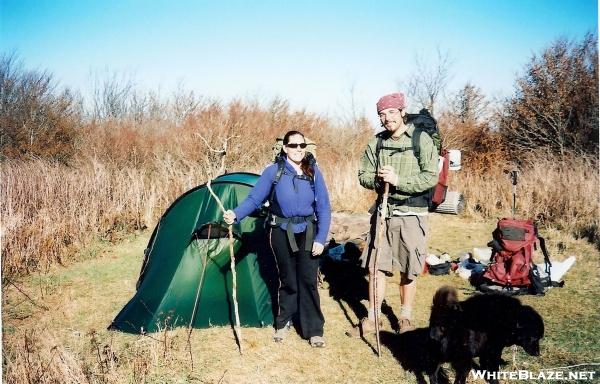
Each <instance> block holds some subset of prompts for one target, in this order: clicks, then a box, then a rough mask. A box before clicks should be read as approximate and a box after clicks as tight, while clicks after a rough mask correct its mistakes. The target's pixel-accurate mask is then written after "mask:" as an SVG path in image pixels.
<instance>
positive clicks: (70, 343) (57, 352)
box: [2, 214, 600, 383]
mask: <svg viewBox="0 0 600 384" xmlns="http://www.w3.org/2000/svg"><path fill="white" fill-rule="evenodd" d="M494 225H495V223H494V221H492V220H477V219H474V218H467V217H458V216H448V215H438V214H436V215H433V216H432V235H431V241H430V251H432V252H435V253H440V252H443V251H446V252H449V253H450V254H451V255H452V256H456V255H458V254H459V253H461V252H464V251H468V250H470V249H471V248H472V247H474V246H482V245H484V244H485V243H486V242H487V241H488V240H489V237H490V233H491V230H492V229H493V227H494ZM544 234H545V235H546V238H547V241H548V243H549V245H550V252H551V254H552V255H553V259H555V260H562V259H564V258H566V257H567V256H569V255H575V256H576V257H577V263H576V264H575V266H574V267H573V269H572V270H571V271H570V272H569V273H568V274H567V276H566V285H565V287H564V288H554V289H552V290H550V291H549V292H548V293H547V294H546V296H544V297H530V296H526V297H523V298H522V300H523V301H524V302H525V303H527V304H529V305H532V306H533V307H534V308H536V310H538V311H539V312H540V313H541V314H542V316H543V317H544V319H545V323H546V336H545V338H544V339H543V342H542V356H541V357H540V358H534V357H530V356H527V355H526V354H525V353H524V352H523V351H522V350H520V349H519V350H518V351H517V354H516V357H515V364H516V367H517V368H519V369H530V370H537V369H540V368H549V367H557V366H566V365H574V364H580V363H589V362H595V361H596V359H597V356H599V355H600V349H599V347H598V345H599V344H598V341H599V333H598V328H597V324H598V322H599V321H600V316H599V315H598V311H597V305H596V303H597V292H598V290H599V289H600V279H599V276H598V273H597V265H598V263H599V262H600V253H599V252H598V251H597V250H596V249H595V248H594V247H593V246H592V245H590V244H589V243H587V242H586V241H583V240H574V239H573V238H572V237H571V236H569V235H565V234H564V233H561V232H560V231H557V230H548V231H546V232H545V233H544ZM148 236H149V232H148V231H142V232H140V233H139V235H137V236H128V237H126V238H124V239H122V240H121V241H120V242H119V243H118V245H116V246H113V245H111V244H110V243H106V242H104V243H102V242H95V243H93V245H92V246H91V247H87V248H86V252H85V254H79V255H78V258H79V259H80V261H76V262H71V263H69V265H68V266H66V267H62V266H59V265H51V266H50V267H49V268H48V271H47V272H46V273H32V274H30V275H29V276H26V277H14V278H11V279H10V280H5V284H4V289H3V296H2V297H3V299H2V300H3V301H2V312H3V361H4V364H3V373H4V380H5V381H6V382H8V383H63V382H64V383H66V382H69V383H187V382H194V383H331V382H340V383H397V382H400V383H414V382H415V379H414V376H413V375H412V374H411V373H408V372H405V371H403V370H402V368H401V367H400V365H399V364H398V362H397V361H396V359H395V358H394V356H393V350H394V348H410V346H403V345H395V344H394V343H393V341H394V337H395V335H394V334H393V333H392V327H391V323H390V322H389V321H386V322H385V324H384V329H383V331H384V336H385V337H383V338H382V339H383V340H384V344H383V347H382V351H383V353H382V356H381V357H380V358H378V357H377V356H376V355H375V354H374V352H373V349H372V347H373V342H374V340H366V341H365V340H362V339H361V340H358V339H350V338H348V337H347V336H345V334H344V331H345V330H346V329H348V328H349V327H350V326H351V325H352V324H353V323H356V321H357V316H356V314H355V313H354V311H353V310H352V308H351V306H350V305H349V304H348V303H347V302H345V301H344V300H335V299H334V298H332V297H330V295H329V289H330V288H331V286H329V285H328V284H327V281H326V283H325V285H324V287H323V288H322V289H321V291H320V294H321V298H322V307H323V311H324V314H325V318H326V325H325V336H326V338H327V347H326V348H324V349H312V348H311V347H310V346H309V345H308V343H307V342H306V341H305V340H302V339H301V338H300V337H299V336H297V335H295V334H291V336H290V337H289V338H288V339H287V340H285V342H284V343H283V344H275V343H273V342H272V340H271V336H272V329H270V328H243V330H242V339H243V341H242V342H243V347H244V354H243V355H240V354H239V352H238V349H237V345H236V342H235V339H234V336H233V331H232V329H231V328H229V327H214V328H210V329H196V330H194V331H193V333H192V337H191V357H190V353H189V351H188V346H187V342H186V340H187V332H186V330H185V329H181V328H179V329H175V330H167V331H164V332H160V333H155V334H150V335H146V336H135V335H129V334H122V333H119V332H115V331H107V330H106V327H107V326H108V325H109V324H110V322H111V320H112V319H113V317H114V316H115V315H116V314H117V312H118V311H119V310H120V309H121V308H122V306H123V305H124V304H125V303H126V302H127V301H128V300H129V298H130V297H131V296H132V295H133V292H134V290H135V282H136V279H137V275H138V272H139V267H140V264H141V260H142V251H143V248H144V247H145V245H146V242H147V240H148ZM443 284H451V285H453V286H456V287H457V288H458V289H459V291H460V294H461V296H462V297H463V298H464V297H466V296H468V295H470V294H471V293H472V292H473V290H472V288H471V287H469V285H468V284H467V283H466V282H464V281H463V280H462V279H460V278H459V277H458V276H442V277H436V276H430V275H426V276H423V277H422V278H421V279H420V280H419V292H418V296H417V307H416V313H415V320H416V324H417V326H426V324H427V319H428V316H429V306H430V302H431V298H432V295H433V293H434V292H435V290H436V289H437V288H438V287H439V286H441V285H443ZM397 288H398V283H397V280H393V279H392V280H391V284H389V285H388V294H387V302H388V304H389V305H390V306H391V308H392V311H395V313H396V314H397V313H398V307H399V296H398V289H397ZM362 304H363V305H366V301H363V302H362ZM504 358H505V359H506V360H507V361H509V362H512V361H513V356H512V354H511V351H510V349H508V348H507V349H506V350H505V353H504ZM472 382H473V381H472Z"/></svg>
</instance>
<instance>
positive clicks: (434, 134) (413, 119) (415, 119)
mask: <svg viewBox="0 0 600 384" xmlns="http://www.w3.org/2000/svg"><path fill="white" fill-rule="evenodd" d="M406 123H407V124H408V123H412V124H414V126H415V128H416V129H415V134H413V136H412V141H413V142H412V150H413V153H414V155H415V157H416V158H417V159H418V158H419V156H420V154H421V144H420V137H421V133H422V132H425V133H426V134H428V135H429V137H431V140H432V141H433V144H434V145H435V147H436V148H437V152H438V155H439V157H440V160H439V161H440V165H441V166H440V167H439V173H438V181H437V183H436V184H435V185H434V186H433V187H431V188H430V189H429V190H427V191H425V193H423V196H424V197H425V198H426V200H427V206H428V207H429V211H431V212H433V211H435V209H436V208H437V207H438V206H439V205H440V204H442V203H443V202H444V200H446V193H447V192H448V171H449V169H448V168H449V164H450V159H449V157H448V151H447V150H446V149H445V148H442V137H441V135H440V131H439V129H438V126H437V121H436V120H435V119H434V118H433V116H431V113H429V111H428V110H427V109H426V108H423V109H421V110H420V111H419V113H413V114H411V113H409V114H407V115H406ZM381 149H386V147H383V137H382V136H381V135H379V136H378V139H377V146H376V148H375V158H376V159H377V162H378V164H377V167H376V168H378V167H379V151H381ZM418 197H420V196H418Z"/></svg>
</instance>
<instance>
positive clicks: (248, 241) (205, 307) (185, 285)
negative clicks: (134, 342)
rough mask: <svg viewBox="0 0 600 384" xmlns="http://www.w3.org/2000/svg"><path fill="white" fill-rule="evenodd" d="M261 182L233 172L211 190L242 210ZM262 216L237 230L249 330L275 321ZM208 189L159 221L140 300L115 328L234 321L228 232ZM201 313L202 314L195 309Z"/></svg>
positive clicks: (273, 277) (185, 198) (240, 287)
mask: <svg viewBox="0 0 600 384" xmlns="http://www.w3.org/2000/svg"><path fill="white" fill-rule="evenodd" d="M257 180H258V175H255V174H252V173H230V174H225V175H222V176H220V177H218V178H216V179H215V180H213V181H212V183H211V187H212V189H213V191H214V192H215V194H216V195H217V196H219V199H220V200H221V201H222V202H223V205H224V206H225V209H231V208H234V207H235V206H237V205H238V203H240V202H241V201H242V200H243V199H244V198H245V197H246V196H247V195H248V193H249V192H250V189H251V188H252V187H253V186H254V184H255V183H256V181H257ZM264 216H265V215H264V214H261V213H260V212H258V211H257V212H256V213H255V214H253V215H251V216H250V217H248V218H246V219H245V220H243V221H242V223H241V224H240V225H235V226H234V227H233V228H234V251H235V261H236V273H237V300H238V305H239V313H240V322H241V325H243V326H253V327H256V326H269V325H271V324H272V323H273V312H274V306H273V300H272V299H273V298H276V297H277V296H276V290H277V285H278V278H277V270H276V266H275V262H274V258H273V255H272V253H271V250H270V248H269V245H268V243H267V241H266V235H265V231H264V229H263V222H264ZM221 219H222V212H221V210H220V209H219V206H218V204H217V202H216V201H215V199H214V198H213V197H212V196H211V195H210V192H209V190H208V188H207V187H206V185H201V186H198V187H196V188H194V189H192V190H190V191H188V192H186V193H184V194H183V195H182V196H181V197H179V198H178V199H177V200H176V201H175V202H174V203H173V204H172V205H171V206H170V207H169V208H168V209H167V211H166V212H165V213H164V215H163V216H162V217H161V219H160V220H159V222H158V224H157V226H156V228H155V229H154V232H153V234H152V236H151V238H150V241H149V243H148V247H147V248H146V250H145V251H144V254H145V258H144V262H143V265H142V270H141V272H140V277H139V280H138V282H137V292H136V294H135V296H134V297H133V298H132V299H131V300H130V301H129V303H127V305H125V307H124V308H123V309H122V310H121V312H119V314H118V315H117V317H116V318H115V319H114V320H113V322H112V324H111V325H110V327H109V329H117V330H121V331H123V332H131V333H143V332H156V331H159V330H161V329H164V328H171V327H176V326H186V327H187V326H188V325H189V324H190V321H191V320H192V317H193V320H192V325H193V326H194V327H196V328H206V327H209V326H211V325H228V324H233V323H234V320H233V319H234V312H233V300H232V277H231V269H230V253H229V239H228V232H227V228H226V227H225V226H224V224H223V223H222V222H221ZM194 309H195V311H194Z"/></svg>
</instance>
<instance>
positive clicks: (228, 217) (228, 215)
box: [223, 209, 235, 225]
mask: <svg viewBox="0 0 600 384" xmlns="http://www.w3.org/2000/svg"><path fill="white" fill-rule="evenodd" d="M223 221H225V223H226V224H228V225H231V224H233V223H234V222H235V212H233V211H232V210H231V209H229V210H227V211H225V213H224V214H223Z"/></svg>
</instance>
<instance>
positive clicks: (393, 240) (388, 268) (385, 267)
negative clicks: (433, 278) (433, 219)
mask: <svg viewBox="0 0 600 384" xmlns="http://www.w3.org/2000/svg"><path fill="white" fill-rule="evenodd" d="M427 219H428V217H427V216H392V217H390V218H388V219H386V220H385V227H386V232H385V233H384V234H382V236H381V250H380V252H379V254H378V255H377V269H379V270H380V271H383V272H386V273H388V274H392V273H393V271H396V270H397V271H400V273H404V274H406V277H408V278H409V279H411V280H412V279H413V278H414V277H416V276H419V275H421V274H422V273H423V269H424V267H425V258H426V257H427V247H426V243H427V241H426V239H427V233H428V223H427ZM376 229H377V216H376V215H373V218H372V219H371V231H370V232H369V237H368V238H367V244H368V246H367V247H365V249H364V251H363V253H362V255H361V257H360V259H361V265H362V267H363V268H367V265H368V266H369V269H371V270H372V269H373V268H374V266H373V265H374V262H375V253H376V246H377V244H376V242H377V240H376V239H377V236H376Z"/></svg>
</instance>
